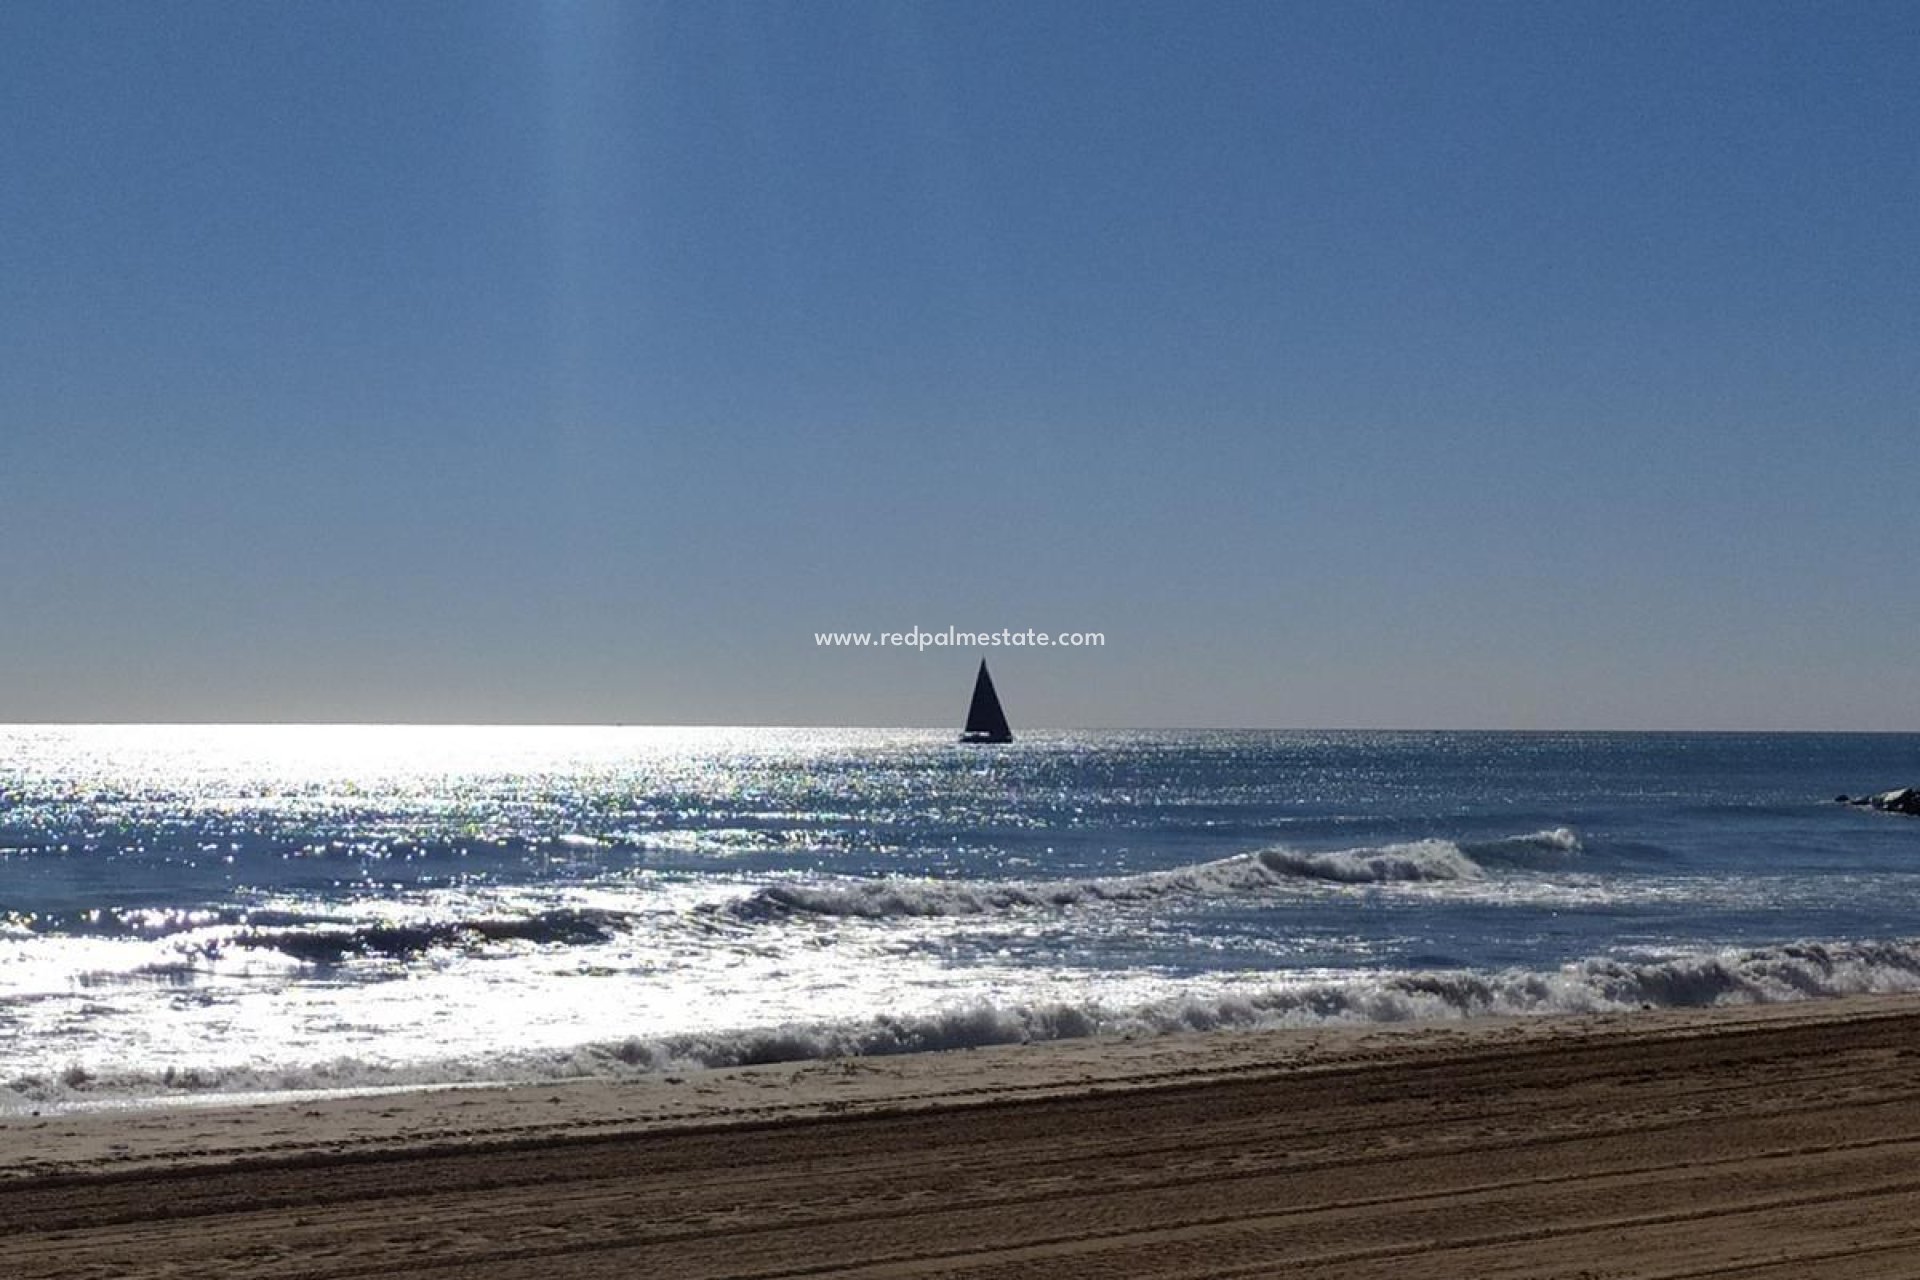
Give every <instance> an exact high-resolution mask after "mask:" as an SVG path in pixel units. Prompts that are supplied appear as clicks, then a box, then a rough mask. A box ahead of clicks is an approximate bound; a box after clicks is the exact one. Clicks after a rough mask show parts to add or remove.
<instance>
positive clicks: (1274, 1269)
mask: <svg viewBox="0 0 1920 1280" xmlns="http://www.w3.org/2000/svg"><path fill="white" fill-rule="evenodd" d="M1916 1065H1920V999H1914V998H1909V997H1873V998H1858V999H1852V1000H1837V1001H1820V1002H1809V1003H1806V1004H1794V1005H1774V1006H1765V1007H1753V1008H1740V1009H1723V1010H1717V1011H1710V1012H1675V1011H1653V1012H1648V1013H1645V1014H1640V1015H1633V1016H1612V1017H1566V1018H1552V1019H1545V1018H1542V1019H1524V1020H1508V1021H1487V1022H1481V1023H1468V1024H1456V1025H1446V1026H1442V1025H1435V1026H1427V1027H1419V1026H1397V1027H1385V1028H1383V1027H1369V1028H1354V1029H1336V1030H1313V1031H1297V1032H1265V1033H1244V1034H1241V1033H1216V1034H1211V1035H1196V1036H1187V1037H1168V1038H1161V1039H1150V1040H1139V1041H1118V1042H1116V1041H1084V1042H1068V1043H1061V1044H1053V1045H1041V1046H1022V1047H1007V1048H1000V1049H983V1050H975V1051H968V1052H957V1053H948V1054H937V1055H925V1056H917V1057H900V1058H891V1059H888V1058H875V1059H848V1060H842V1061H835V1062H815V1063H804V1064H787V1065H770V1066H762V1067H753V1068H746V1069H738V1070H725V1071H710V1072H701V1073H690V1074H688V1075H685V1076H674V1077H662V1078H659V1079H657V1080H652V1081H648V1082H646V1083H640V1084H633V1083H627V1084H620V1085H611V1084H605V1083H593V1082H582V1083H578V1084H570V1085H564V1086H559V1087H555V1086H552V1085H547V1086H541V1087H537V1088H486V1089H456V1090H441V1091H437V1092H423V1093H409V1094H387V1095H379V1096H363V1097H353V1098H328V1099H320V1100H312V1099H308V1100H301V1101H292V1102H289V1101H284V1100H283V1101H276V1102H273V1103H266V1104H259V1103H255V1104H250V1105H235V1104H217V1103H216V1104H213V1105H205V1104H202V1105H193V1106H172V1107H165V1108H155V1109H147V1110H141V1111H131V1112H129V1111H117V1112H66V1113H61V1114H44V1115H17V1116H13V1117H9V1118H7V1119H6V1120H5V1122H4V1124H0V1157H3V1158H0V1165H3V1166H4V1174H5V1176H4V1178H0V1237H4V1240H3V1241H0V1254H4V1256H5V1258H6V1262H7V1266H6V1271H7V1274H8V1275H10V1276H14V1277H19V1278H20V1280H29V1278H32V1277H50V1276H100V1277H108V1276H112V1277H134V1276H225V1277H248V1276H262V1277H265V1276H273V1277H332V1276H361V1275H373V1274H380V1275H388V1276H392V1275H414V1274H418V1275H435V1276H449V1277H453V1276H473V1277H481V1276H485V1277H508V1276H528V1275H537V1276H541V1277H549V1278H558V1277H589V1276H673V1277H685V1278H688V1280H692V1278H695V1277H722V1276H734V1277H746V1276H793V1275H848V1276H863V1277H864V1276H873V1277H878V1276H973V1277H986V1276H1024V1275H1040V1274H1045V1275H1048V1276H1052V1277H1056V1278H1057V1277H1066V1276H1157V1277H1158V1276H1164V1277H1172V1276H1193V1277H1198V1276H1235V1275H1248V1276H1252V1275H1274V1274H1287V1275H1306V1276H1329V1277H1332V1276H1341V1277H1347V1276H1351V1277H1363V1276H1382V1277H1384V1276H1390V1275H1391V1276H1405V1275H1420V1276H1423V1277H1445V1276H1458V1277H1543V1276H1569V1277H1572V1276H1584V1277H1598V1276H1606V1277H1656V1276H1658V1277H1676V1278H1677V1277H1682V1276H1707V1275H1712V1276H1721V1277H1746V1278H1751V1280H1758V1278H1760V1277H1780V1278H1783V1280H1784V1278H1786V1277H1796V1278H1804V1277H1819V1276H1834V1277H1843V1276H1844V1277H1849V1278H1850V1280H1870V1278H1872V1277H1880V1276H1887V1277H1892V1276H1911V1275H1914V1274H1916V1273H1920V1173H1916V1169H1920V1106H1916V1102H1917V1101H1920V1077H1917V1076H1916V1070H1915V1068H1916Z"/></svg>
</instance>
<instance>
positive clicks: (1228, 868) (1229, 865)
mask: <svg viewBox="0 0 1920 1280" xmlns="http://www.w3.org/2000/svg"><path fill="white" fill-rule="evenodd" d="M1579 847H1580V842H1579V837H1578V836H1577V835H1575V834H1574V833H1573V832H1572V831H1570V830H1568V829H1567V828H1564V827H1562V828H1559V829H1557V830H1555V831H1548V832H1535V833H1533V834H1531V835H1525V836H1515V837H1512V838H1511V839H1510V840H1503V841H1495V842H1492V843H1491V844H1487V845H1477V846H1463V845H1460V844H1457V843H1455V842H1453V841H1451V840H1415V841H1409V842H1406V843H1400V844H1386V845H1377V846H1371V847H1365V848H1357V849H1341V850H1334V851H1331V852H1317V853H1316V852H1307V851H1304V850H1297V849H1290V848H1286V847H1275V848H1271V849H1261V850H1257V851H1255V852H1253V853H1245V854H1239V855H1236V856H1234V857H1231V858H1220V859H1216V860H1214V861H1211V862H1201V863H1195V864H1193V865H1190V866H1184V867H1174V868H1171V869H1169V870H1166V871H1147V872H1142V873H1140V874H1138V875H1131V876H1111V877H1105V878H1101V879H1085V880H1050V881H1040V880H1036V881H1021V880H1006V881H986V882H982V881H961V880H928V879H904V878H900V879H884V880H831V881H821V882H814V883H804V882H797V881H796V882H782V883H779V884H773V885H768V886H766V887H764V888H762V889H759V890H756V891H755V892H754V893H752V894H750V895H748V896H747V897H744V898H741V899H737V900H735V901H733V902H731V903H726V904H723V905H722V906H721V907H720V908H719V910H721V911H723V912H725V913H726V914H728V915H732V916H735V917H738V918H741V919H748V920H760V919H781V918H786V917H791V916H843V917H856V918H863V919H891V918H898V917H910V916H965V915H987V914H993V913H997V912H1005V911H1014V910H1019V909H1021V908H1027V907H1069V906H1075V905H1078V904H1082V903H1088V902H1142V901H1149V900H1152V899H1155V898H1164V897H1167V896H1170V895H1178V894H1193V895H1211V896H1223V895H1228V894H1235V893H1250V892H1257V891H1260V890H1263V889H1271V888H1273V887H1274V886H1276V885H1279V884H1284V883H1286V882H1288V881H1297V880H1318V881H1325V882H1331V883H1335V884H1348V885H1366V884H1390V883H1397V882H1411V881H1422V880H1475V879H1479V878H1481V877H1482V876H1483V875H1484V874H1485V871H1484V868H1483V867H1482V866H1481V865H1480V863H1479V862H1478V861H1476V859H1475V857H1474V856H1472V855H1470V853H1469V849H1473V850H1490V851H1492V852H1493V854H1499V853H1502V852H1511V851H1517V850H1534V849H1550V850H1553V851H1557V852H1559V853H1563V854H1565V853H1571V852H1575V851H1577V850H1578V849H1579Z"/></svg>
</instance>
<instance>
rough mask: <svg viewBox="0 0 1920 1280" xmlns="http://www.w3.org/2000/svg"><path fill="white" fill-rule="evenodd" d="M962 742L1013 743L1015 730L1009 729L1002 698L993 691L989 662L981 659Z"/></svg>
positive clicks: (962, 733) (961, 737)
mask: <svg viewBox="0 0 1920 1280" xmlns="http://www.w3.org/2000/svg"><path fill="white" fill-rule="evenodd" d="M960 741H962V742H1012V741H1013V730H1012V729H1010V728H1008V727H1007V713H1006V712H1004V711H1002V710H1001V709H1000V697H999V695H998V694H996V693H994V691H993V677H992V676H990V675H988V674H987V660H986V659H985V658H982V659H980V674H979V675H978V676H976V677H975V678H974V681H973V705H972V706H970V707H968V708H967V727H966V728H965V729H964V730H963V731H961V734H960Z"/></svg>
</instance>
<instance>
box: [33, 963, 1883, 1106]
mask: <svg viewBox="0 0 1920 1280" xmlns="http://www.w3.org/2000/svg"><path fill="white" fill-rule="evenodd" d="M1914 991H1920V940H1915V939H1907V940H1899V941H1887V942H1832V943H1818V942H1802V943H1794V944H1790V945H1786V946H1778V947H1765V948H1757V949H1750V950H1733V949H1728V950H1716V951H1699V952H1692V953H1687V954H1682V955H1677V956H1673V957H1670V958H1666V959H1658V960H1651V959H1650V960H1644V961H1633V960H1626V959H1620V958H1617V957H1597V958H1593V959H1588V960H1583V961H1580V962H1577V963H1574V964H1569V965H1566V966H1563V967H1561V968H1558V969H1550V970H1521V969H1508V970H1501V971H1497V972H1471V971H1465V970H1436V971H1424V972H1405V971H1402V972H1388V973H1356V974H1354V975H1352V976H1350V977H1335V978H1326V977H1322V978H1320V979H1318V980H1315V981H1310V982H1279V983H1274V984H1272V985H1268V986H1262V987H1253V988H1237V989H1232V990H1224V991H1223V990H1210V991H1209V990H1200V989H1196V990H1195V991H1194V993H1193V994H1191V995H1181V996H1174V997H1169V998H1163V999H1159V1000H1154V1001H1151V1002H1147V1003H1143V1004H1136V1005H1130V1006H1114V1005H1108V1004H1103V1003H1101V1002H1099V1001H1088V1002H1086V1003H1078V1004H1076V1003H1069V1002H1050V1003H1005V1004H996V1003H991V1002H987V1001H974V1002H969V1003H962V1004H955V1005H953V1006H950V1007H947V1008H943V1009H939V1010H935V1011H932V1012H926V1013H919V1014H913V1015H896V1014H885V1013H883V1014H876V1015H874V1016H872V1017H868V1018H864V1019H842V1020H836V1021H822V1022H814V1023H792V1024H786V1025H781V1026H770V1027H757V1028H746V1029H741V1030H736V1031H721V1032H710V1033H689V1034H680V1035H668V1036H653V1037H649V1036H641V1035H637V1036H632V1037H627V1038H624V1039H618V1040H607V1041H598V1042H594V1043H589V1044H582V1045H578V1046H575V1047H572V1048H568V1049H557V1050H549V1051H538V1052H532V1051H528V1052H508V1053H506V1054H504V1055H501V1056H498V1057H496V1058H492V1059H486V1060H474V1059H455V1060H440V1061H422V1062H415V1063H406V1064H391V1063H384V1064H376V1063H369V1062H361V1061H357V1060H355V1059H352V1058H339V1059H334V1060H331V1061H328V1062H324V1063H317V1064H313V1065H308V1066H301V1065H298V1064H289V1065H287V1066H285V1067H274V1068H263V1067H237V1068H236V1067H218V1068H216V1067H208V1068H205V1069H195V1068H182V1067H173V1068H169V1069H167V1070H165V1071H162V1072H144V1071H141V1070H139V1069H137V1068H135V1069H102V1070H98V1071H90V1070H84V1069H81V1068H79V1067H77V1066H76V1067H69V1068H67V1069H66V1070H63V1071H57V1072H49V1073H46V1074H39V1075H27V1076H20V1077H16V1078H14V1079H12V1080H10V1081H8V1082H7V1083H6V1091H7V1093H8V1094H10V1095H11V1097H12V1099H13V1100H14V1103H15V1105H22V1104H26V1105H37V1104H43V1103H84V1102H87V1101H89V1100H92V1101H101V1100H108V1101H110V1100H113V1099H116V1098H118V1099H125V1098H128V1097H140V1096H149V1097H150V1096H155V1095H175V1096H177V1095H180V1094H200V1093H211V1092H221V1093H232V1092H251V1093H258V1092H284V1091H292V1090H354V1089H368V1088H381V1087H389V1086H395V1085H428V1084H457V1083H471V1082H477V1081H511V1080H539V1079H562V1078H575V1077H589V1076H591V1077H608V1076H614V1077H617V1076H622V1075H632V1074H642V1073H649V1072H657V1071H663V1070H670V1069H675V1068H685V1067H730V1066H745V1065H752V1064H756V1063H769V1062H789V1061H803V1060H809V1059H822V1058H835V1057H844V1056H879V1055H885V1054H894V1053H915V1052H922V1051H930V1050H945V1049H960V1048H969V1047H975V1046H982V1045H993V1044H1018V1043H1025V1042H1030V1041H1047V1040H1064V1039H1075V1038H1081V1037H1086V1036H1093V1035H1120V1034H1127V1035H1154V1034H1164V1033H1169V1032H1178V1031H1207V1030H1216V1029H1221V1028H1232V1027H1237V1028H1264V1027H1287V1026H1314V1025H1326V1024H1344V1023H1370V1022H1403V1021H1411V1020H1457V1019H1465V1018H1474V1017H1482V1016H1487V1015H1496V1014H1505V1015H1531V1014H1553V1013H1594V1012H1618V1011H1623V1010H1639V1009H1646V1008H1701V1007H1709V1006H1715V1005H1743V1004H1770V1003H1780V1002H1786V1001H1797V1000H1808V999H1819V998H1825V997H1835V996H1846V995H1860V994H1881V993H1896V992H1914Z"/></svg>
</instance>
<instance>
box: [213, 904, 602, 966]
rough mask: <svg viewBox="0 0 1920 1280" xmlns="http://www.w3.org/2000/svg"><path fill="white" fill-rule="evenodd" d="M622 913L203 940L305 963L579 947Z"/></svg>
mask: <svg viewBox="0 0 1920 1280" xmlns="http://www.w3.org/2000/svg"><path fill="white" fill-rule="evenodd" d="M625 920H626V917H625V916H624V915H623V914H621V913H620V912H615V911H587V910H578V909H566V910H555V911H542V912H539V913H537V914H535V915H530V916H503V917H493V918H484V919H476V920H447V921H426V922H420V923H382V924H336V923H316V924H307V925H296V926H292V927H288V928H277V929H276V928H257V927H256V928H247V929H242V930H239V931H237V932H235V933H233V934H231V935H228V936H227V937H226V938H224V939H219V938H216V939H213V940H210V941H209V942H208V943H207V944H206V945H207V946H210V947H212V948H215V949H218V948H219V947H221V946H222V945H230V946H238V947H247V948H252V949H257V950H267V951H276V952H278V953H280V954H281V955H284V956H289V957H291V958H293V959H295V960H298V961H300V962H302V963H305V964H318V965H327V964H340V963H343V962H344V961H347V960H351V959H357V958H364V957H388V958H404V957H407V956H416V955H420V954H422V953H424V952H427V951H434V950H441V949H446V950H463V951H472V950H477V949H479V948H482V947H485V946H488V945H500V944H503V943H513V942H525V943H530V944H532V945H535V946H581V945H587V944H591V943H596V942H607V941H611V940H612V939H613V938H614V937H615V936H616V935H617V934H618V933H619V932H620V930H621V926H622V925H623V923H624V922H625Z"/></svg>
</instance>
